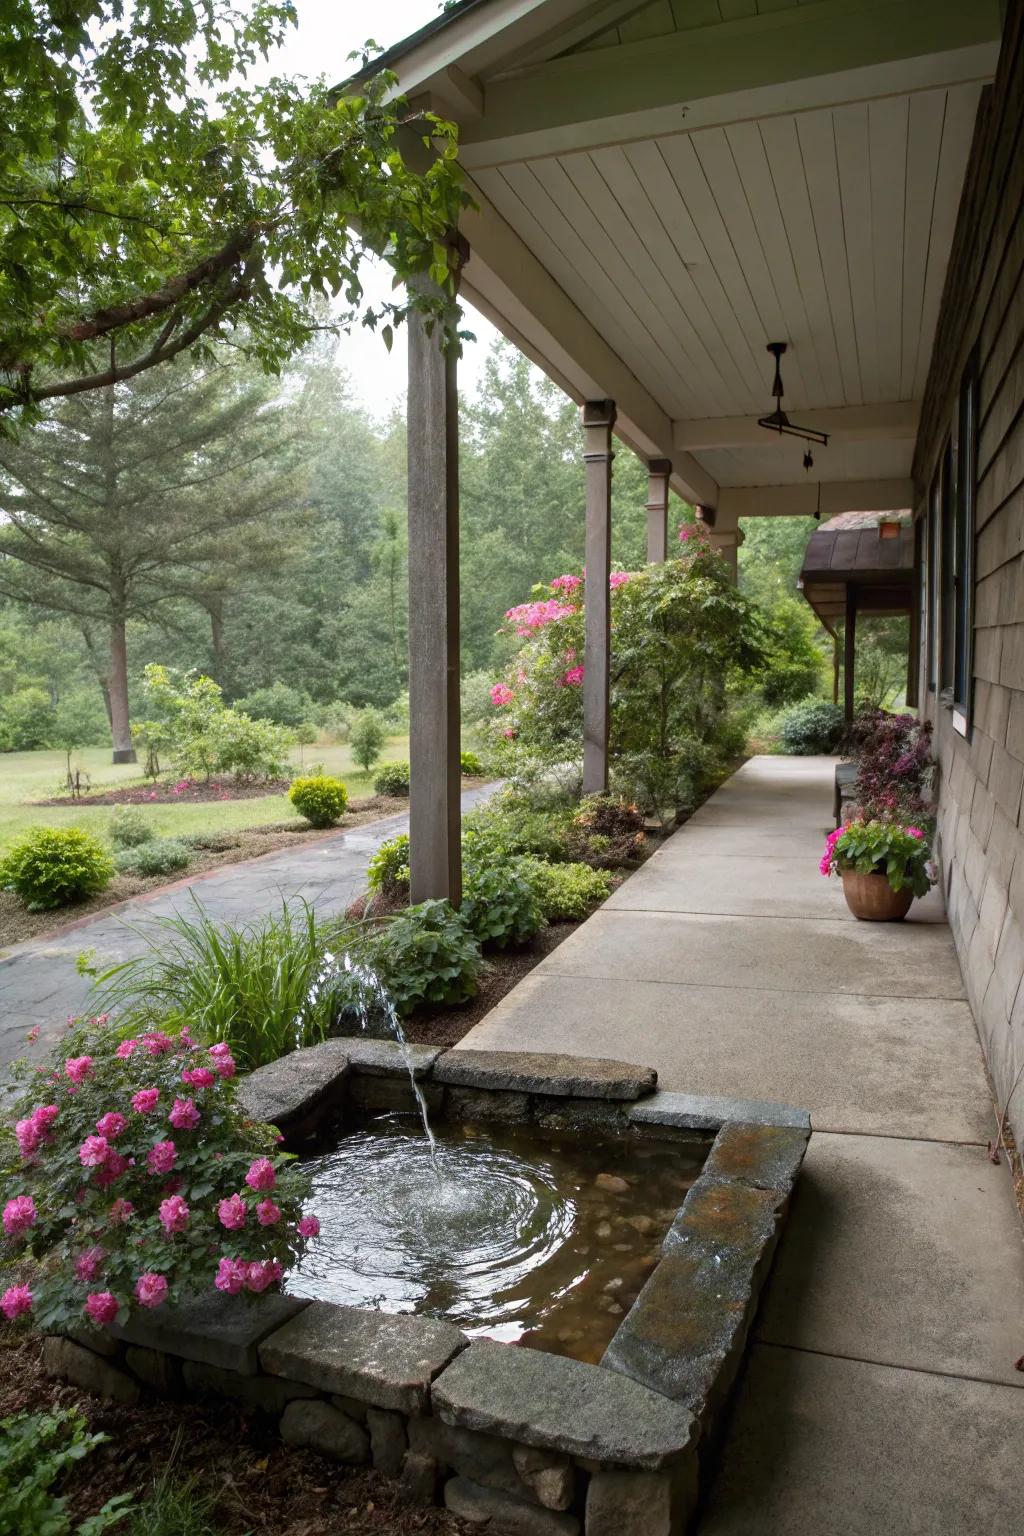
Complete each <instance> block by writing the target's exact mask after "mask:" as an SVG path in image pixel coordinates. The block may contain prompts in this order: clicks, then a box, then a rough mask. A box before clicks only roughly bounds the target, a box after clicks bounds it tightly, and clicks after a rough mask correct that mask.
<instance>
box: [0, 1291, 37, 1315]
mask: <svg viewBox="0 0 1024 1536" xmlns="http://www.w3.org/2000/svg"><path fill="white" fill-rule="evenodd" d="M31 1311H32V1292H31V1291H30V1290H29V1288H28V1286H27V1285H11V1286H8V1288H7V1290H6V1291H4V1293H3V1295H2V1296H0V1312H2V1313H3V1315H4V1317H6V1319H7V1321H8V1322H9V1323H13V1322H14V1319H15V1318H16V1317H21V1315H22V1313H23V1312H31Z"/></svg>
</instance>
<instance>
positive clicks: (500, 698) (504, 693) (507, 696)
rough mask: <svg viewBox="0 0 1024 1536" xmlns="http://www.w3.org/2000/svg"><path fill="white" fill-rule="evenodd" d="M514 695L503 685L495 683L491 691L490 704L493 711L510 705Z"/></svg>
mask: <svg viewBox="0 0 1024 1536" xmlns="http://www.w3.org/2000/svg"><path fill="white" fill-rule="evenodd" d="M514 698H515V694H514V693H513V692H512V689H511V688H506V686H505V684H504V683H495V684H494V687H493V688H492V689H491V703H492V704H493V705H494V707H495V709H504V708H505V706H506V704H511V703H512V700H513V699H514Z"/></svg>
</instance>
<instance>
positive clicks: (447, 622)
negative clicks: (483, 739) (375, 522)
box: [407, 251, 463, 906]
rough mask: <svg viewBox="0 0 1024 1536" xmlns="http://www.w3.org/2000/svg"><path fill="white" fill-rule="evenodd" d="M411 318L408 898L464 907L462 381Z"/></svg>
mask: <svg viewBox="0 0 1024 1536" xmlns="http://www.w3.org/2000/svg"><path fill="white" fill-rule="evenodd" d="M459 254H460V256H462V255H463V252H461V251H460V253H459ZM418 281H419V283H420V287H421V291H423V292H426V291H428V290H429V286H430V285H429V282H428V280H427V279H419V280H418ZM415 286H416V284H415V282H414V283H410V287H411V288H412V287H415ZM434 291H435V292H436V291H437V290H436V289H435V290H434ZM408 324H409V395H408V405H407V422H408V437H409V441H408V461H409V491H408V502H409V761H410V765H411V771H410V786H409V842H410V860H409V875H410V879H409V896H410V900H411V901H412V902H418V901H427V900H429V899H431V898H434V897H447V898H448V900H449V901H450V902H452V904H453V905H454V906H458V904H459V902H460V901H461V899H462V847H461V839H462V817H461V793H462V780H461V775H460V772H459V747H460V719H459V419H458V385H457V379H456V362H455V354H454V352H446V351H445V350H444V349H443V347H442V345H441V326H440V325H439V324H435V326H434V327H433V331H432V333H431V334H429V335H428V333H427V326H426V323H425V321H424V317H423V316H422V315H421V314H418V313H416V312H415V311H413V312H412V313H411V314H410V316H409V322H408Z"/></svg>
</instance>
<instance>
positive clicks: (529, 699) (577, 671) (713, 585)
mask: <svg viewBox="0 0 1024 1536" xmlns="http://www.w3.org/2000/svg"><path fill="white" fill-rule="evenodd" d="M686 532H687V535H688V536H687V538H686V540H685V541H683V542H681V544H680V555H679V558H678V559H675V560H668V561H665V562H664V563H662V564H659V565H650V566H647V567H646V568H645V569H644V570H642V571H615V572H613V573H612V575H611V577H610V588H611V619H612V624H611V724H610V755H611V769H612V778H613V785H614V787H615V789H616V791H618V792H620V793H622V794H624V795H625V796H626V797H627V798H628V799H631V800H632V799H635V800H636V801H638V803H639V804H640V805H641V806H642V807H643V809H644V810H660V809H662V808H664V807H668V806H672V807H675V806H677V805H680V804H684V803H686V802H687V801H689V800H691V799H692V798H693V796H694V794H695V793H696V792H697V791H698V790H699V789H700V787H701V785H702V784H703V783H704V782H705V781H706V779H707V777H708V776H709V775H710V774H712V773H714V772H715V771H716V769H717V767H718V766H719V765H720V764H721V763H722V762H723V761H724V760H725V758H727V757H728V756H729V755H731V754H732V752H733V751H735V750H736V748H737V745H742V742H738V741H737V739H736V737H735V733H734V732H732V731H731V730H730V725H729V718H730V704H731V696H732V691H733V689H734V685H736V684H737V683H738V682H739V680H740V678H741V676H742V674H743V673H744V672H747V671H749V670H750V669H752V668H753V667H755V666H756V664H757V662H758V659H759V656H760V649H759V642H758V626H757V623H756V620H755V617H754V614H753V610H752V608H751V606H750V604H749V603H748V601H747V599H746V598H744V597H743V595H742V594H741V593H740V592H739V591H738V590H737V588H736V587H735V586H734V585H733V583H732V581H731V578H730V573H729V570H728V567H727V565H726V563H725V561H724V560H723V559H722V558H721V557H720V556H719V555H718V554H717V553H716V552H715V550H714V549H713V548H712V547H711V545H710V543H709V541H708V539H707V537H706V534H705V533H704V532H702V531H701V527H700V525H697V527H695V528H692V529H691V528H687V530H686ZM586 593H587V583H586V580H585V577H584V576H581V575H576V574H573V573H567V574H566V575H563V576H558V577H556V578H555V580H554V581H552V582H550V583H549V584H548V585H547V586H538V587H535V588H534V590H533V593H532V598H531V601H530V602H528V603H523V604H521V605H519V606H518V607H516V608H511V609H509V611H508V612H507V613H506V615H505V625H506V630H507V632H509V633H510V635H511V636H512V637H513V638H514V639H515V640H516V641H518V642H519V643H518V646H517V649H516V652H515V655H514V657H513V660H512V662H511V664H510V666H509V669H508V671H507V673H506V675H505V676H504V677H503V678H501V679H500V680H499V681H498V682H496V683H495V684H494V687H493V688H492V691H491V702H492V706H493V714H492V726H491V730H492V735H493V742H494V749H495V756H496V760H497V763H498V766H499V768H500V770H501V771H503V772H504V773H506V774H508V775H509V776H510V777H512V778H513V779H517V780H519V781H521V782H530V781H536V780H537V779H539V778H545V779H548V780H550V779H551V777H552V776H553V775H558V776H560V777H561V778H562V779H563V781H564V782H566V784H567V786H568V787H571V788H576V789H578V786H579V776H580V761H581V755H582V743H583V682H584V676H585V663H584V654H583V652H584V614H585V604H586ZM570 781H571V783H570Z"/></svg>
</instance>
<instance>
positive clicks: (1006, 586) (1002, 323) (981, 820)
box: [914, 0, 1024, 1144]
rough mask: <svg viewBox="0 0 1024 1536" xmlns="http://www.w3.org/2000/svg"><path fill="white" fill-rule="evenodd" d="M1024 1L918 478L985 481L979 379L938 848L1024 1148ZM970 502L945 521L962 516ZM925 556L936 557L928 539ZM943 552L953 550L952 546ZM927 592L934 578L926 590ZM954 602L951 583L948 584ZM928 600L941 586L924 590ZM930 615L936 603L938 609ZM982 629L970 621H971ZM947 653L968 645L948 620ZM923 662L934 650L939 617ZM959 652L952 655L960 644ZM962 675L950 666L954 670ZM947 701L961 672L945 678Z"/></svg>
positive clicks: (955, 278) (969, 194) (930, 707)
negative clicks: (966, 650)
mask: <svg viewBox="0 0 1024 1536" xmlns="http://www.w3.org/2000/svg"><path fill="white" fill-rule="evenodd" d="M1022 125H1024V0H1012V3H1011V4H1010V5H1009V7H1008V16H1007V22H1006V34H1005V38H1004V42H1003V48H1002V53H1001V56H1000V67H999V72H998V74H997V76H996V80H995V83H994V85H993V86H992V88H991V89H990V90H987V91H986V92H985V94H984V95H983V97H982V101H981V105H980V108H979V112H978V121H977V127H976V130H975V137H974V144H973V148H972V151H971V160H970V164H969V167H968V174H967V181H966V184H965V188H964V194H963V199H962V202H961V207H960V213H959V217H958V222H957V230H956V236H955V239H954V243H953V250H952V255H951V258H950V266H949V272H948V276H947V279H946V287H945V292H944V295H943V302H942V310H941V313H940V317H939V325H938V332H937V337H936V343H935V352H934V355H933V358H932V366H931V372H930V375H929V379H928V384H927V388H926V391H925V399H924V407H923V411H922V418H921V431H920V436H919V438H918V443H917V451H916V456H915V464H914V473H915V479H916V481H917V483H918V485H919V487H921V488H922V491H923V495H922V501H921V504H920V506H919V508H918V515H919V516H921V517H926V516H927V515H928V511H929V505H930V492H931V488H932V487H933V485H934V484H935V483H936V480H937V477H939V478H941V476H940V471H941V466H942V460H943V453H944V450H945V446H946V444H947V441H949V442H951V443H952V444H953V449H954V455H955V457H954V464H955V475H956V477H957V480H958V481H959V482H960V486H961V491H960V492H958V494H962V487H963V483H964V478H965V476H970V474H971V464H970V457H971V456H970V452H969V441H970V440H969V439H968V443H966V444H965V443H964V442H962V441H959V440H958V433H959V437H961V438H962V437H963V436H964V432H963V428H962V421H963V416H962V413H961V399H962V395H963V389H964V384H963V380H964V377H965V374H966V375H967V376H968V377H969V376H970V375H971V370H972V368H973V369H974V370H975V374H976V379H977V432H976V434H975V437H976V443H977V461H976V472H975V474H976V478H975V479H974V482H973V486H972V487H970V488H969V489H973V491H974V493H975V494H974V540H973V546H972V545H971V543H970V541H969V540H968V541H967V548H968V549H971V548H972V547H973V557H974V559H973V572H971V573H970V575H971V577H972V578H973V579H972V580H969V581H968V582H967V583H965V587H964V590H965V591H967V590H973V654H972V655H971V656H970V657H969V662H970V673H971V675H972V678H973V684H972V693H971V697H970V699H969V700H968V701H967V715H968V717H967V720H966V722H964V720H963V718H962V717H963V712H964V711H963V709H961V712H960V713H961V718H960V729H959V730H958V729H957V725H956V721H955V717H954V710H953V708H952V701H951V698H949V697H944V696H943V695H942V693H941V692H938V693H937V692H935V691H934V690H930V689H929V686H928V678H927V676H926V675H925V673H924V666H923V660H922V674H921V691H920V700H921V705H922V709H923V710H924V711H925V712H926V713H927V714H928V715H929V717H930V718H931V719H932V720H933V721H934V723H935V730H936V740H937V748H938V757H939V761H940V765H941V769H940V773H941V782H940V807H939V835H940V850H941V857H942V866H943V880H944V882H945V884H946V890H947V901H948V907H949V918H950V922H951V924H952V928H953V933H954V937H955V940H956V944H957V949H958V952H959V955H960V963H961V966H962V968H963V972H964V977H965V980H966V983H967V988H968V993H969V996H970V999H971V1004H972V1007H973V1009H974V1012H975V1017H976V1018H977V1020H978V1025H979V1028H980V1031H981V1036H982V1041H983V1043H984V1047H985V1052H986V1056H987V1058H988V1064H989V1070H990V1072H991V1075H992V1078H993V1081H994V1084H995V1089H996V1094H997V1097H998V1100H999V1103H1000V1106H1002V1105H1003V1104H1004V1103H1005V1101H1006V1099H1007V1097H1008V1096H1009V1095H1011V1093H1012V1099H1011V1109H1010V1120H1011V1124H1012V1125H1013V1128H1014V1130H1015V1133H1016V1136H1017V1139H1018V1143H1022V1144H1024V1076H1022V1077H1021V1079H1020V1080H1019V1081H1018V1074H1021V1073H1022V1072H1024V984H1022V979H1021V978H1022V973H1024V805H1022V786H1024V139H1022ZM955 502H956V497H955V496H952V497H950V498H948V501H947V505H946V506H945V507H944V508H942V509H941V513H940V516H941V517H952V516H953V505H954V504H955ZM922 542H923V544H924V546H925V547H926V548H927V547H929V541H928V540H927V538H925V539H924V540H923V541H922ZM936 542H937V545H938V547H939V548H940V549H943V548H946V547H947V545H946V541H945V540H943V539H942V538H939V539H938V540H937V541H936ZM922 581H923V582H925V578H924V576H923V575H922ZM937 587H938V590H939V592H940V593H942V594H945V600H946V601H947V602H948V601H954V602H955V601H956V598H955V597H954V598H952V599H951V598H949V596H948V594H947V585H946V582H945V581H944V580H940V581H939V582H938V583H937ZM924 590H925V591H927V586H926V585H925V586H924ZM925 606H926V607H927V603H925ZM968 623H970V616H968ZM934 628H935V630H936V635H935V644H936V645H939V644H940V643H941V637H942V636H943V635H947V634H948V633H950V632H951V631H953V630H954V629H955V625H954V624H953V623H949V624H948V625H947V624H944V623H943V622H942V615H941V612H940V613H939V615H938V622H937V623H936V624H935V625H934ZM923 629H924V633H923V636H922V658H923V657H924V656H925V654H926V647H927V631H928V623H927V614H926V622H925V624H924V626H923ZM947 645H948V642H947ZM947 659H948V658H947ZM938 676H939V684H938V686H939V688H940V689H941V687H942V684H943V683H944V682H946V681H948V679H949V678H950V676H952V669H951V668H947V667H946V666H941V665H940V668H939V673H938ZM1015 1083H1016V1090H1015V1091H1014V1084H1015Z"/></svg>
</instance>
